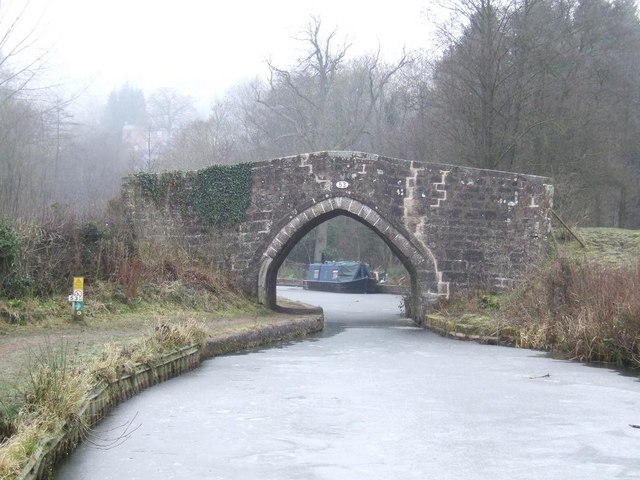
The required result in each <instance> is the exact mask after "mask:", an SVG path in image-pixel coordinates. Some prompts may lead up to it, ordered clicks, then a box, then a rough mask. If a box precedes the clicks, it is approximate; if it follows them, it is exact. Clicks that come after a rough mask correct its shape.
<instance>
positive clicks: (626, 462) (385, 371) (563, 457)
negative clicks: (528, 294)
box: [56, 287, 640, 480]
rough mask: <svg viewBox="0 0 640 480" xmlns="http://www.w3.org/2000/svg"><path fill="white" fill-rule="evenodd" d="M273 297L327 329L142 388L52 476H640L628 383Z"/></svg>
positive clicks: (330, 297) (363, 309) (529, 354)
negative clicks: (317, 317)
mask: <svg viewBox="0 0 640 480" xmlns="http://www.w3.org/2000/svg"><path fill="white" fill-rule="evenodd" d="M279 294H280V295H283V296H287V297H288V298H292V299H296V300H302V301H305V302H307V303H311V304H321V305H322V306H323V307H324V308H325V316H326V328H325V332H323V333H322V334H320V335H318V336H316V337H313V338H310V339H306V340H302V341H299V342H294V343H291V344H287V345H283V346H280V347H277V348H270V349H264V350H260V351H255V352H250V353H247V354H240V355H231V356H227V357H219V358H215V359H212V360H208V361H205V362H204V363H203V365H202V366H201V367H200V368H198V369H197V370H195V371H193V372H190V373H188V374H185V375H183V376H181V377H179V378H176V379H173V380H170V381H168V382H166V383H163V384H161V385H158V386H156V387H153V388H151V389H149V390H146V391H145V392H143V393H141V394H140V395H138V396H136V397H134V398H133V399H131V400H129V401H127V402H126V403H125V404H123V405H121V406H119V407H118V408H116V409H115V410H114V411H113V412H112V413H111V414H110V415H109V416H108V417H107V418H106V419H105V421H103V422H102V423H100V424H99V425H98V426H97V427H96V431H95V432H94V433H93V435H92V441H93V442H94V443H97V444H99V445H102V446H107V445H108V444H110V443H112V441H113V440H115V439H117V438H120V440H121V441H119V442H117V446H113V447H108V448H99V447H96V446H95V445H92V444H91V443H89V442H86V443H84V444H83V445H81V446H80V447H79V448H78V449H77V450H76V451H75V452H74V453H73V454H72V455H71V457H70V458H69V460H68V462H67V463H66V464H64V465H63V466H62V467H61V468H60V469H59V471H58V472H57V473H56V478H59V479H87V478H91V479H95V480H98V479H154V480H155V479H173V478H175V479H178V478H179V479H183V478H184V479H187V478H188V479H192V478H193V479H195V478H202V479H274V480H275V479H278V480H281V479H309V480H311V479H348V480H354V479H385V480H389V479H445V480H446V479H452V480H453V479H455V480H460V479H546V480H548V479H562V480H569V479H614V478H622V479H629V478H640V429H636V428H633V427H631V425H636V424H640V382H638V379H637V378H634V377H629V376H622V375H619V374H618V373H616V372H614V371H611V370H607V369H602V368H593V367H588V366H585V365H581V364H578V363H573V362H566V361H559V360H554V359H552V358H549V357H548V356H546V355H544V354H542V353H540V352H536V351H531V350H524V349H514V348H507V347H496V346H487V345H478V344H475V343H471V342H460V341H455V340H450V339H446V338H442V337H439V336H437V335H434V334H432V333H429V332H426V331H424V330H421V329H418V328H415V327H413V325H412V323H411V322H410V321H409V320H408V319H406V318H402V316H401V315H400V313H399V309H398V305H399V303H400V298H399V297H397V296H392V295H346V294H331V293H317V292H307V291H303V290H300V289H297V288H293V287H287V288H282V289H280V290H279ZM123 435H124V436H123Z"/></svg>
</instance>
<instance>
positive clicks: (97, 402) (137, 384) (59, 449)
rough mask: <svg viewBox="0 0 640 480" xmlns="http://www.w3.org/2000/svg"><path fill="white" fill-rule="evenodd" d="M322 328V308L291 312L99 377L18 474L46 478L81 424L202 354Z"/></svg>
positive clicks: (79, 434)
mask: <svg viewBox="0 0 640 480" xmlns="http://www.w3.org/2000/svg"><path fill="white" fill-rule="evenodd" d="M296 313H298V314H300V313H302V312H301V311H297V312H296ZM309 313H310V314H309ZM323 327H324V316H323V313H322V310H321V309H315V310H313V311H307V314H306V315H303V316H301V315H297V316H293V315H292V318H291V319H290V321H287V322H284V323H282V322H280V323H278V324H276V325H264V326H256V327H252V328H251V329H245V330H242V331H240V332H235V333H231V334H227V335H224V336H221V337H216V338H215V339H209V340H208V341H207V342H206V343H205V346H204V348H203V349H202V350H201V349H200V348H199V347H197V346H190V347H185V348H182V349H181V350H178V351H176V352H173V353H170V354H168V355H165V356H164V357H162V358H161V359H159V360H158V362H157V364H155V365H154V366H147V365H139V366H138V367H137V368H136V370H135V371H134V373H131V374H127V375H124V376H122V377H120V378H118V379H117V380H115V381H114V382H111V383H108V382H106V381H101V383H100V384H98V385H97V386H96V388H95V389H94V391H93V393H92V395H91V396H90V398H89V399H88V401H87V402H86V403H85V404H84V406H83V407H82V408H81V411H80V412H78V415H77V419H76V420H74V421H71V422H69V423H67V424H66V425H65V426H64V427H63V428H62V431H60V432H59V433H58V434H56V435H53V436H52V437H50V438H49V439H47V441H45V442H43V443H42V444H40V445H37V446H36V448H35V451H34V453H33V455H32V457H31V460H30V461H29V463H28V464H27V465H26V466H25V468H24V469H23V470H22V472H21V474H20V475H19V476H18V479H19V480H45V479H48V478H51V477H50V476H51V473H52V472H53V469H54V467H55V466H56V465H57V464H58V463H59V462H60V461H62V460H63V459H64V458H65V457H67V456H68V455H69V453H71V452H72V451H73V450H74V448H75V447H76V446H77V445H78V444H79V443H80V442H81V441H82V439H83V437H84V435H85V433H86V431H85V429H86V428H87V427H91V426H93V425H95V424H96V423H98V422H99V421H100V420H101V419H102V418H104V417H105V416H106V414H107V413H108V412H109V411H110V410H111V409H112V408H114V407H115V406H116V405H118V404H119V403H121V402H123V401H125V400H127V399H128V398H130V397H132V396H133V395H135V394H137V393H139V392H141V391H142V390H144V389H145V388H147V387H150V386H152V385H155V384H157V383H160V382H162V381H164V380H168V379H170V378H172V377H175V376H177V375H180V374H182V373H184V372H187V371H189V370H193V369H194V368H196V367H197V366H199V365H200V362H201V361H202V360H203V359H207V358H212V357H215V356H219V355H225V354H229V353H234V352H239V351H242V350H248V349H252V348H257V347H261V346H266V345H271V344H275V343H278V342H284V341H288V340H293V339H295V338H301V337H304V336H306V335H310V334H312V333H316V332H319V331H321V330H322V328H323Z"/></svg>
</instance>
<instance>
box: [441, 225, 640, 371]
mask: <svg viewBox="0 0 640 480" xmlns="http://www.w3.org/2000/svg"><path fill="white" fill-rule="evenodd" d="M578 235H579V236H580V238H581V239H583V241H584V243H585V244H586V248H583V247H581V246H580V244H579V243H578V242H577V241H575V240H573V239H570V238H569V237H564V236H563V237H561V238H559V239H558V241H557V244H556V247H557V248H556V249H555V251H554V252H553V253H552V254H550V256H549V258H548V259H547V261H546V262H545V263H544V264H543V265H542V266H540V267H538V268H536V269H532V270H531V271H530V272H528V274H527V275H526V277H525V279H524V281H523V282H521V283H520V284H518V285H516V286H515V287H514V288H513V289H512V290H510V291H508V292H505V293H503V294H499V295H495V294H494V295H492V294H490V293H487V292H482V293H476V294H472V295H466V296H464V297H457V298H453V299H451V300H450V301H448V302H444V303H443V304H442V305H440V306H439V308H438V311H437V312H435V316H434V317H433V318H432V322H436V323H437V322H439V324H440V325H444V326H445V327H446V328H445V330H446V331H448V332H455V331H458V330H460V331H467V332H470V333H471V334H478V332H480V333H482V334H484V335H487V334H489V333H491V332H493V335H495V336H497V337H499V338H500V340H501V341H503V342H506V343H511V344H513V345H516V346H520V347H527V348H534V349H540V350H548V351H553V352H556V353H558V354H561V355H563V356H565V357H567V358H572V359H577V360H581V361H585V362H607V363H613V364H616V365H619V366H625V367H631V368H638V367H640V293H639V292H640V261H639V259H640V232H638V231H628V230H619V229H597V228H591V229H579V230H578ZM468 325H472V326H471V327H468Z"/></svg>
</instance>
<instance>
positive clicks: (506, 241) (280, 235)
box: [122, 152, 553, 321]
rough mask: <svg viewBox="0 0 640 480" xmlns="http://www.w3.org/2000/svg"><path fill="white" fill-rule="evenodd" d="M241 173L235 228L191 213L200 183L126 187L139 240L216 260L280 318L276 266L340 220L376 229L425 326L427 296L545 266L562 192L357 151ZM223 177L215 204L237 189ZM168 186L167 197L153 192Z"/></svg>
mask: <svg viewBox="0 0 640 480" xmlns="http://www.w3.org/2000/svg"><path fill="white" fill-rule="evenodd" d="M210 168H216V167H210ZM217 168H220V169H224V168H225V167H221V166H219V167H217ZM226 168H232V167H226ZM243 168H244V170H243V172H244V176H245V183H246V192H245V194H244V195H245V197H248V198H245V199H244V200H246V203H245V204H244V206H243V207H242V209H243V211H242V212H241V213H242V214H241V215H240V216H239V217H237V218H235V220H233V221H216V220H215V219H214V220H213V221H211V219H210V218H209V220H208V221H207V220H206V218H207V217H206V215H205V216H202V215H200V216H198V215H194V214H193V210H194V209H195V210H198V208H200V210H201V213H202V210H203V208H204V209H205V211H204V213H207V211H206V208H207V207H206V205H207V204H206V202H204V205H205V206H204V207H202V204H203V202H202V201H201V200H198V198H199V197H197V196H193V195H192V196H191V197H189V196H188V195H186V194H185V192H192V193H193V192H195V191H198V189H201V188H204V187H201V186H198V185H199V184H198V183H197V181H196V180H194V179H197V177H196V176H194V175H195V174H194V175H192V176H191V177H189V176H188V175H187V173H182V174H179V175H178V176H176V173H173V174H159V175H155V176H154V175H151V174H140V175H135V176H131V177H128V178H127V179H126V180H125V183H124V186H123V190H122V198H123V204H124V208H125V212H126V214H127V218H128V221H129V222H130V225H131V228H132V230H133V232H134V234H135V236H136V238H137V239H138V240H139V241H143V242H150V243H157V244H162V245H171V244H175V245H180V246H182V247H184V248H187V249H188V250H189V251H192V252H195V253H197V254H199V255H203V256H205V257H207V258H210V259H211V260H212V261H213V262H214V263H215V264H217V265H218V266H219V267H221V268H223V269H225V270H227V271H229V272H231V273H232V274H234V275H236V276H237V279H238V280H239V281H240V284H241V285H242V287H243V288H244V289H245V290H246V291H247V292H249V293H250V294H252V295H253V296H255V297H256V298H257V299H258V300H259V301H260V302H261V303H263V304H265V305H267V306H269V307H271V308H275V307H276V277H277V271H278V268H279V267H280V265H281V264H282V262H283V261H284V259H285V258H286V256H287V255H288V253H289V252H290V251H291V249H292V248H293V246H294V245H295V244H296V243H297V242H298V241H299V240H300V239H301V238H302V237H304V235H306V234H307V233H308V232H309V231H310V230H311V229H312V228H314V227H315V226H317V225H319V224H320V223H322V222H324V221H326V220H328V219H330V218H332V217H335V216H338V215H346V216H348V217H351V218H353V219H354V220H357V221H359V222H361V223H363V224H365V225H367V226H368V227H370V228H371V229H372V230H373V231H375V232H376V233H377V234H378V235H379V236H380V237H381V238H382V239H383V240H384V241H385V242H386V244H387V245H388V246H389V247H390V248H391V250H392V251H393V252H394V254H395V255H396V256H397V257H398V258H399V259H400V261H401V262H402V263H403V264H404V266H405V267H406V269H407V271H408V272H409V274H410V277H411V289H412V297H411V298H412V299H413V301H414V305H413V312H415V315H416V320H418V321H419V319H420V318H422V313H423V312H424V309H425V305H426V303H427V301H428V300H430V297H438V296H439V297H448V296H449V295H451V294H452V293H453V292H455V291H458V290H461V289H467V288H487V287H489V288H496V289H500V288H503V287H505V286H506V285H508V284H509V283H510V282H512V281H513V280H514V279H516V278H517V277H518V275H519V274H521V273H522V272H523V270H524V269H525V268H526V267H527V266H528V265H530V264H532V263H535V262H537V261H538V260H539V259H540V257H541V254H542V253H543V251H544V248H545V244H546V239H547V233H548V231H549V229H550V223H551V218H550V215H551V208H552V197H553V187H552V185H551V182H550V180H549V179H548V178H544V177H538V176H532V175H522V174H516V173H507V172H499V171H491V170H481V169H475V168H468V167H460V166H454V165H447V164H438V163H427V162H419V161H408V160H401V159H394V158H386V157H383V156H379V155H372V154H366V153H359V152H318V153H309V154H303V155H296V156H291V157H285V158H278V159H273V160H268V161H262V162H256V163H250V164H245V165H244V167H243ZM205 170H206V169H205ZM198 172H201V171H198ZM196 173H197V172H196ZM141 175H143V176H144V177H143V176H141ZM167 175H169V176H167ZM170 175H173V177H170ZM176 178H179V179H182V183H179V182H176V181H175V179H176ZM189 178H191V180H189ZM225 178H226V180H223V181H222V183H221V184H220V185H221V187H220V188H221V190H219V192H221V193H218V194H215V193H214V194H213V195H214V197H215V195H219V196H220V198H219V199H217V198H213V199H209V200H210V201H213V203H212V204H211V205H214V206H215V205H217V204H218V203H223V202H224V201H227V198H226V195H229V194H230V193H233V191H234V189H238V188H240V187H237V186H236V184H235V183H234V182H233V181H232V180H233V179H232V178H229V177H225ZM141 180H144V181H141ZM145 182H146V183H145ZM150 182H151V183H150ZM154 182H155V183H154ZM160 184H162V185H164V189H163V190H162V191H158V190H157V189H156V190H153V189H151V188H150V187H149V185H155V186H156V187H154V188H157V185H160ZM171 186H173V187H171ZM170 187H171V188H170ZM223 197H224V198H223ZM178 198H180V199H182V201H183V203H182V204H180V203H179V202H177V200H176V199H178ZM189 198H191V200H189ZM194 199H195V200H194ZM184 202H186V203H187V205H186V208H185V204H184ZM189 202H191V204H190V203H189ZM216 202H218V203H216ZM223 213H224V212H223Z"/></svg>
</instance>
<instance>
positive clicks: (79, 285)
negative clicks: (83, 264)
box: [73, 277, 84, 290]
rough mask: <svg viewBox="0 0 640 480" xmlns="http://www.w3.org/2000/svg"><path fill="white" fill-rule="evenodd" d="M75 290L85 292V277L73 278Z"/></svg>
mask: <svg viewBox="0 0 640 480" xmlns="http://www.w3.org/2000/svg"><path fill="white" fill-rule="evenodd" d="M73 289H74V290H84V277H73Z"/></svg>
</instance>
